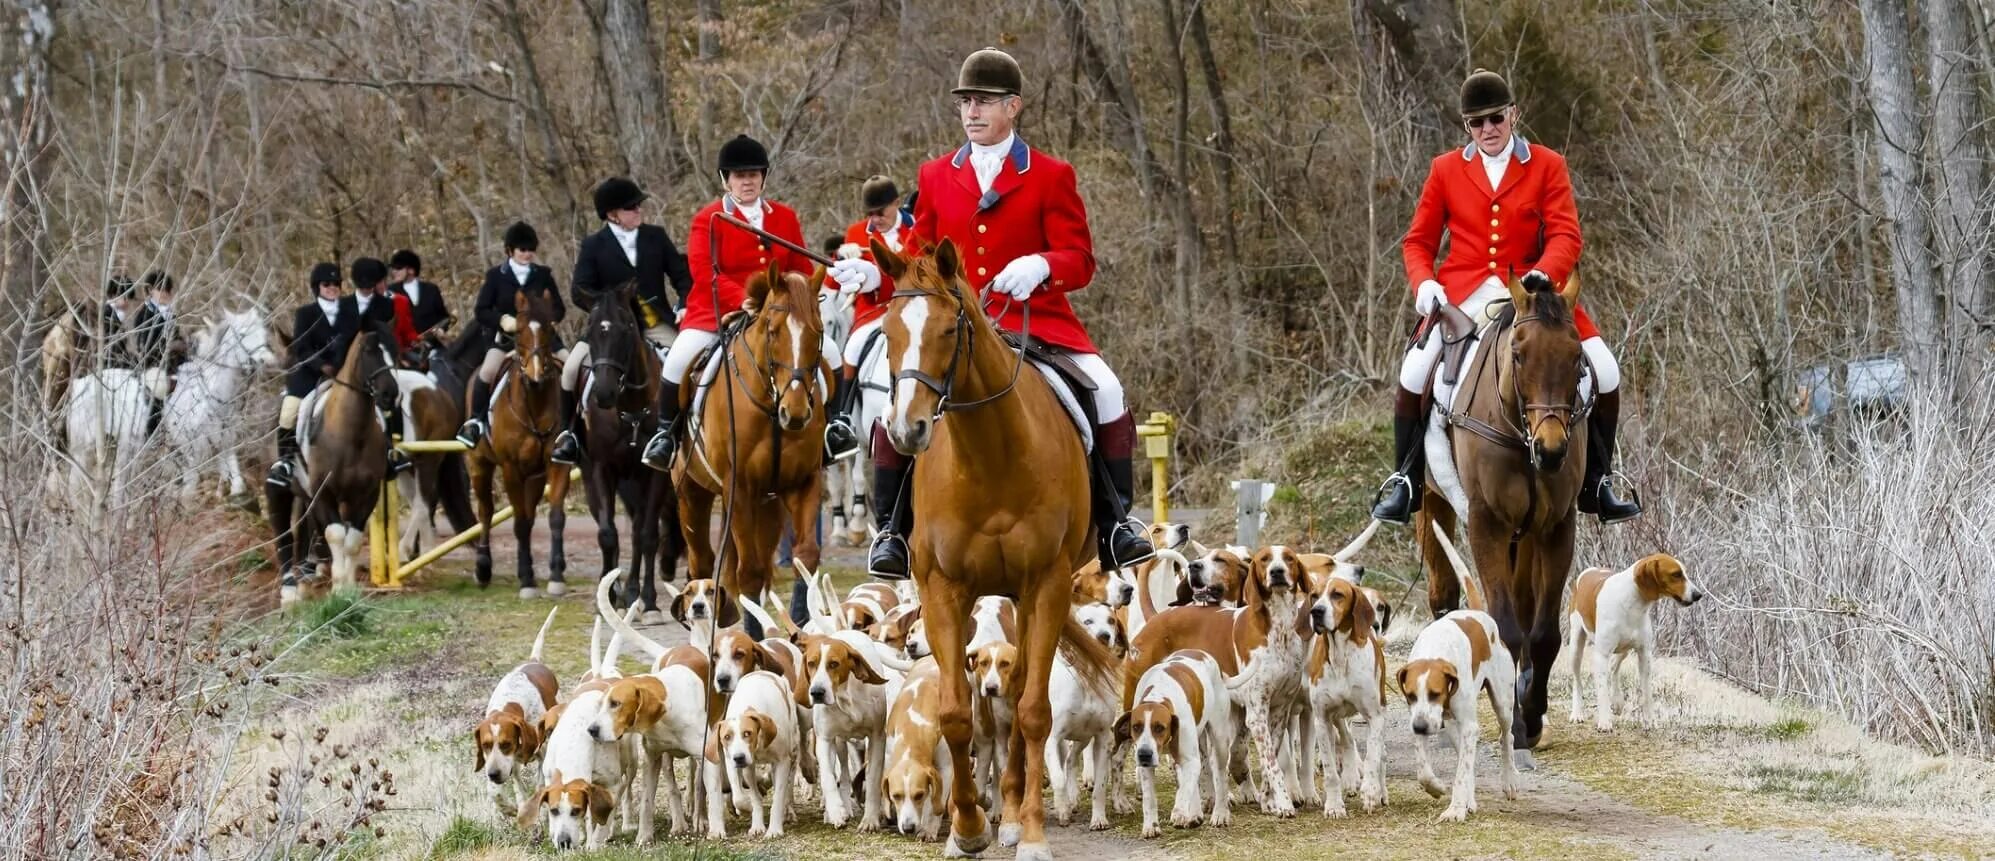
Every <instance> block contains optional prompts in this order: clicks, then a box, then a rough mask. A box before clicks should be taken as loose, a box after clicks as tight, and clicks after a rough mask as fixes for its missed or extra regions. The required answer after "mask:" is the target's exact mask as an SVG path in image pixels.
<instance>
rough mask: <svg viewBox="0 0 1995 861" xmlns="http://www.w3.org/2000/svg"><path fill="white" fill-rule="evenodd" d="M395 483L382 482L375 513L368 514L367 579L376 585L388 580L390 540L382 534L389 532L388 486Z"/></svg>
mask: <svg viewBox="0 0 1995 861" xmlns="http://www.w3.org/2000/svg"><path fill="white" fill-rule="evenodd" d="M394 483H395V482H394V480H393V479H389V480H388V481H384V482H382V483H381V489H380V490H379V491H376V492H375V496H374V513H373V514H370V515H368V516H367V581H368V583H370V584H371V585H374V586H376V587H378V586H380V585H381V584H382V583H384V582H386V581H387V577H386V575H385V573H384V572H386V571H387V570H388V542H387V540H385V539H384V538H383V537H382V536H384V535H386V534H387V532H388V504H387V503H388V487H389V485H392V484H394Z"/></svg>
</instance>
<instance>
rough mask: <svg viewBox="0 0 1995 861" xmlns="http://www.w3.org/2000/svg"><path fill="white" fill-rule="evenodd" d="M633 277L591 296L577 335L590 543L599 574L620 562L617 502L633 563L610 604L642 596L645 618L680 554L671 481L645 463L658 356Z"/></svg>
mask: <svg viewBox="0 0 1995 861" xmlns="http://www.w3.org/2000/svg"><path fill="white" fill-rule="evenodd" d="M636 289H637V282H636V281H627V282H625V283H623V284H622V285H620V286H618V287H616V288H615V289H613V290H610V291H608V292H606V293H604V294H603V295H601V296H599V297H597V298H596V300H595V304H594V306H593V307H591V308H590V309H589V320H588V323H587V324H586V325H584V326H583V328H582V339H583V341H585V342H586V343H587V344H588V345H589V369H588V375H587V377H586V378H585V379H586V383H585V384H584V385H583V388H584V390H585V391H586V393H587V394H586V395H585V396H583V397H582V401H581V404H580V406H579V409H580V410H581V411H582V488H583V491H584V492H585V493H586V494H587V495H588V499H589V514H590V515H591V516H593V517H595V519H596V546H597V547H598V548H600V549H601V550H602V556H603V573H604V575H605V576H608V574H609V572H610V571H613V570H615V569H616V568H617V567H619V561H620V560H619V558H618V555H617V554H618V536H617V518H616V513H617V501H618V500H619V499H621V500H622V501H623V507H624V513H625V514H627V515H628V516H629V517H630V528H631V532H632V533H634V534H633V536H632V537H633V543H634V545H635V546H634V547H633V548H632V555H631V560H632V561H631V567H632V568H634V569H636V570H635V572H634V576H631V577H626V578H624V581H623V588H622V589H621V590H619V591H618V593H617V595H616V596H615V597H614V599H613V603H615V604H616V606H618V607H628V606H630V605H631V604H633V603H636V602H637V601H639V600H642V601H643V602H644V619H645V622H646V623H651V622H653V621H657V620H662V619H663V618H664V613H662V612H660V611H659V608H658V585H657V578H658V577H659V575H660V573H661V572H662V573H663V576H664V577H665V579H667V580H670V579H671V577H672V568H673V565H674V564H675V562H676V560H677V559H678V555H679V554H678V545H677V544H676V543H675V542H676V538H677V536H675V535H674V534H673V533H675V532H676V531H677V522H676V518H677V517H678V506H677V504H676V503H674V502H673V500H672V483H671V482H670V481H669V480H667V477H666V476H665V475H663V474H660V473H659V472H658V471H657V470H654V469H649V468H646V467H645V466H644V462H643V459H642V458H641V457H640V455H641V454H642V449H643V446H644V441H645V440H647V439H650V438H651V435H652V433H653V432H655V431H656V430H657V428H658V410H657V409H656V406H657V403H658V387H659V385H660V381H661V379H662V378H661V376H660V367H661V362H660V360H659V358H658V354H657V353H656V352H654V351H653V350H652V349H651V346H650V345H649V344H647V343H646V342H645V340H644V335H643V330H642V329H641V328H639V327H638V325H637V315H636V314H635V313H634V312H632V310H631V296H632V294H633V293H634V292H635V291H636Z"/></svg>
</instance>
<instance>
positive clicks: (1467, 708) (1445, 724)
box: [1398, 523, 1517, 822]
mask: <svg viewBox="0 0 1995 861" xmlns="http://www.w3.org/2000/svg"><path fill="white" fill-rule="evenodd" d="M1434 532H1435V534H1437V535H1439V536H1441V548H1442V550H1443V551H1444V552H1445V553H1446V554H1447V557H1448V561H1449V563H1450V564H1452V565H1454V566H1455V570H1456V571H1458V572H1462V574H1463V576H1462V584H1463V587H1464V592H1465V593H1466V598H1467V604H1468V606H1469V609H1464V610H1456V611H1454V612H1451V613H1449V614H1448V615H1446V616H1442V617H1441V618H1439V619H1435V620H1434V621H1433V622H1432V623H1430V624H1428V626H1427V627H1426V628H1423V629H1421V631H1420V636H1418V637H1417V638H1415V639H1414V640H1413V651H1412V652H1411V653H1410V654H1409V655H1408V656H1407V660H1406V666H1403V667H1400V668H1399V680H1398V681H1399V691H1400V694H1401V695H1402V696H1404V697H1405V698H1406V705H1407V708H1408V710H1409V711H1411V712H1412V714H1413V734H1414V736H1415V744H1414V751H1415V752H1416V753H1417V754H1418V757H1419V761H1420V786H1421V788H1423V789H1425V790H1427V794H1428V795H1431V796H1434V797H1435V798H1440V797H1441V796H1442V794H1443V793H1444V792H1445V791H1446V790H1444V789H1443V788H1442V786H1441V781H1440V780H1439V779H1438V778H1437V777H1435V776H1434V766H1433V763H1432V762H1430V761H1429V755H1428V750H1427V748H1428V741H1429V739H1431V738H1432V737H1433V735H1434V734H1435V733H1437V732H1444V733H1447V735H1448V738H1449V741H1450V742H1451V743H1452V744H1453V745H1454V748H1455V755H1456V756H1455V784H1454V788H1453V790H1452V794H1451V795H1450V796H1449V800H1448V807H1447V809H1445V810H1442V811H1441V817H1440V819H1441V821H1442V822H1461V821H1464V820H1466V819H1468V816H1469V814H1470V813H1473V812H1475V809H1476V801H1475V761H1476V747H1477V745H1479V744H1480V743H1481V737H1480V732H1479V727H1478V726H1477V724H1476V708H1475V701H1476V694H1477V693H1479V692H1481V691H1483V690H1487V691H1489V707H1490V709H1491V710H1492V711H1494V712H1495V713H1496V749H1497V759H1500V760H1502V762H1503V783H1502V786H1503V797H1504V798H1516V797H1517V763H1516V760H1515V759H1514V758H1513V756H1512V755H1511V753H1510V722H1511V718H1512V714H1513V712H1512V709H1513V708H1514V707H1515V706H1516V699H1517V665H1516V663H1515V662H1514V661H1513V660H1512V659H1511V657H1510V649H1509V647H1507V646H1505V645H1504V644H1503V640H1502V639H1501V638H1500V637H1499V636H1498V633H1497V628H1496V620H1495V619H1494V618H1491V617H1490V615H1489V613H1487V612H1485V611H1484V610H1483V608H1484V607H1485V606H1487V605H1486V604H1485V603H1484V599H1483V591H1482V585H1481V583H1479V582H1478V581H1477V578H1476V577H1475V575H1473V574H1471V573H1470V569H1469V567H1468V564H1467V563H1465V562H1463V561H1462V558H1461V555H1460V554H1459V553H1458V552H1456V550H1455V548H1454V544H1453V542H1451V541H1449V540H1448V537H1447V533H1445V532H1443V531H1441V528H1440V524H1438V523H1436V524H1434Z"/></svg>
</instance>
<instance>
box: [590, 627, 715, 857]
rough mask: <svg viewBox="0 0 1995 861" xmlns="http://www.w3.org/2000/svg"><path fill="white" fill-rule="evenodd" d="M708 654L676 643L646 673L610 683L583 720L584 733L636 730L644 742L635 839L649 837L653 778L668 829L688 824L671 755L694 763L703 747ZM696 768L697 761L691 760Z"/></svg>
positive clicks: (601, 735)
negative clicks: (591, 714)
mask: <svg viewBox="0 0 1995 861" xmlns="http://www.w3.org/2000/svg"><path fill="white" fill-rule="evenodd" d="M706 676H707V658H706V655H705V654H703V653H702V652H700V650H699V649H697V648H694V647H692V646H679V647H677V648H674V649H672V650H671V651H670V652H668V653H666V654H665V655H664V656H663V657H661V658H659V661H658V666H657V667H656V668H655V669H654V670H653V671H652V672H649V673H646V674H644V675H639V676H632V677H630V678H626V679H621V680H618V681H616V682H614V683H612V684H611V685H610V687H609V690H608V691H606V692H605V693H604V695H603V697H602V699H601V705H600V707H599V709H598V710H597V712H596V715H595V717H594V718H593V719H592V720H591V721H590V723H589V725H588V732H589V737H591V738H594V739H598V740H601V741H608V742H619V741H622V740H623V739H624V738H625V736H633V735H634V736H636V737H638V738H639V739H640V740H641V743H642V746H643V750H642V753H643V757H644V758H643V763H644V779H643V782H642V783H640V784H638V789H639V794H640V797H639V798H638V802H637V804H638V808H637V812H638V821H637V842H638V843H639V844H644V843H649V842H651V838H652V834H653V824H652V816H653V814H654V812H655V811H654V809H655V807H656V802H657V798H658V779H659V777H660V775H661V774H662V775H663V776H664V778H665V802H666V807H667V809H668V810H669V811H670V812H671V816H672V832H673V833H675V834H679V833H685V832H687V831H689V830H690V829H691V827H692V822H691V820H690V819H688V818H687V816H686V809H685V807H684V805H683V803H682V802H683V801H684V799H683V798H682V797H681V796H680V794H679V786H678V780H677V778H675V777H674V776H673V766H674V762H675V760H678V759H685V760H687V761H688V762H694V763H697V762H698V761H699V760H700V757H701V755H702V753H703V752H704V750H705V747H706V738H705V735H706V728H707V720H706V716H707V703H708V700H709V694H708V692H707V686H706ZM695 773H697V766H695Z"/></svg>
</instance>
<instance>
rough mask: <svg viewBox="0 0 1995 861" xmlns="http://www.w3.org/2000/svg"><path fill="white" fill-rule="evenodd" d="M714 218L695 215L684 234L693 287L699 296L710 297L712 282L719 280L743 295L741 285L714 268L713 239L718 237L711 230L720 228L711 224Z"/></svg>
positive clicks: (723, 284)
mask: <svg viewBox="0 0 1995 861" xmlns="http://www.w3.org/2000/svg"><path fill="white" fill-rule="evenodd" d="M716 220H717V219H715V218H712V217H711V216H709V215H707V214H704V213H703V214H701V215H698V216H695V217H694V218H693V230H692V232H691V233H690V234H688V235H687V236H686V262H687V264H688V265H690V266H691V267H692V278H693V289H694V290H697V291H700V295H701V296H703V297H707V298H708V299H711V298H712V294H711V291H712V290H714V289H715V285H714V282H715V281H716V280H717V281H719V282H720V286H722V287H727V288H732V289H733V290H734V292H737V293H743V294H744V295H745V294H746V290H744V289H743V285H741V284H737V283H735V281H734V279H732V278H729V277H727V272H725V271H723V270H718V269H715V268H714V267H715V264H716V263H717V262H718V261H716V260H715V259H714V255H713V251H714V245H715V242H714V240H715V239H717V238H718V237H717V236H716V235H715V234H714V232H713V231H715V230H718V229H720V228H718V227H715V226H714V224H713V222H715V221H716ZM728 229H729V230H732V229H734V228H731V227H730V228H728ZM721 292H723V293H725V292H727V291H726V290H722V291H721ZM716 312H717V311H716Z"/></svg>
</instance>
